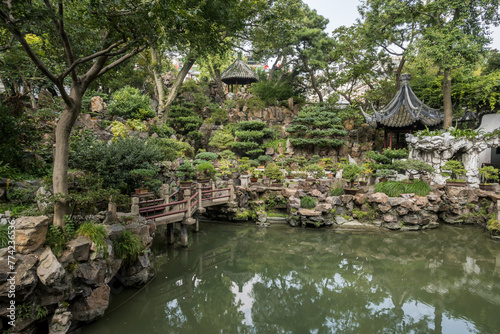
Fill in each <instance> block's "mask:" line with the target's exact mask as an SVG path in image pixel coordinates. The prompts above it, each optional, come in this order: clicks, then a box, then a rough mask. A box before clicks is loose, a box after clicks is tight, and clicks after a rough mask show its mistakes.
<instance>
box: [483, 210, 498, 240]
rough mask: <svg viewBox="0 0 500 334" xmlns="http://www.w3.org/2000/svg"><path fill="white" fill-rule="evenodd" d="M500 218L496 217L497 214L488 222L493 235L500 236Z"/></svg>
mask: <svg viewBox="0 0 500 334" xmlns="http://www.w3.org/2000/svg"><path fill="white" fill-rule="evenodd" d="M498 218H499V217H496V215H495V213H493V214H492V215H491V218H490V219H489V220H488V222H487V224H486V226H487V228H488V230H489V231H490V232H491V233H492V234H493V235H499V234H500V221H499V219H498Z"/></svg>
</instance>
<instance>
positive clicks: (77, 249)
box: [67, 236, 92, 262]
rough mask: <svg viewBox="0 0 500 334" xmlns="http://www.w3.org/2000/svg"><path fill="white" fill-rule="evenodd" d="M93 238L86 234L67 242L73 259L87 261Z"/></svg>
mask: <svg viewBox="0 0 500 334" xmlns="http://www.w3.org/2000/svg"><path fill="white" fill-rule="evenodd" d="M91 245H92V240H90V239H89V238H87V237H85V236H79V237H78V238H76V239H73V240H71V241H70V242H68V244H67V248H68V250H69V251H70V252H71V253H72V254H73V259H74V260H75V261H77V262H82V261H87V260H88V259H89V254H90V246H91Z"/></svg>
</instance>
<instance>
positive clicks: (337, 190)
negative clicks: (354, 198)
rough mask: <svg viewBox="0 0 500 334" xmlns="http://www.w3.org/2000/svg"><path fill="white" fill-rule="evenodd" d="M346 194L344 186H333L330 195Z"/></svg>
mask: <svg viewBox="0 0 500 334" xmlns="http://www.w3.org/2000/svg"><path fill="white" fill-rule="evenodd" d="M343 194H344V189H343V188H332V189H330V195H331V196H340V195H343Z"/></svg>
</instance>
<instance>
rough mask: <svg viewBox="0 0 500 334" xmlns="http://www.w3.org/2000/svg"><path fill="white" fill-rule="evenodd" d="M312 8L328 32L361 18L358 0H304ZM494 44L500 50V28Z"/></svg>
mask: <svg viewBox="0 0 500 334" xmlns="http://www.w3.org/2000/svg"><path fill="white" fill-rule="evenodd" d="M303 1H304V3H306V4H308V5H309V7H310V8H313V9H316V10H317V12H318V14H320V15H322V16H324V17H326V18H327V19H328V20H330V23H329V24H328V28H327V32H328V33H330V34H331V32H332V31H333V30H334V29H335V28H337V27H340V26H350V25H352V24H354V23H355V22H356V19H357V18H359V13H358V9H357V7H358V3H359V1H356V0H303ZM492 32H493V34H492V37H493V43H492V44H491V45H490V47H491V48H493V49H497V50H500V27H496V28H493V29H492Z"/></svg>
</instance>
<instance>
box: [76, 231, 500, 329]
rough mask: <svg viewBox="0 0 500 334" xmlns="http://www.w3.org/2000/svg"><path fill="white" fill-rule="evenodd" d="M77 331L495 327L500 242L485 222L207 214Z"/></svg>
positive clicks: (499, 295) (499, 299)
mask: <svg viewBox="0 0 500 334" xmlns="http://www.w3.org/2000/svg"><path fill="white" fill-rule="evenodd" d="M203 232H204V233H203V235H193V238H194V239H195V240H194V241H193V246H192V247H191V248H190V249H188V250H185V249H180V248H173V247H169V248H168V250H167V253H166V254H165V256H164V257H160V258H159V262H162V261H163V262H164V263H163V264H162V265H161V266H160V269H159V270H158V277H157V278H156V279H155V281H154V282H153V283H152V284H150V285H149V286H148V288H147V289H146V290H145V291H144V292H143V293H140V294H139V295H138V296H136V297H135V298H134V299H132V301H131V302H129V303H127V304H126V305H125V306H122V307H121V308H120V309H119V310H117V311H115V312H113V313H111V314H109V315H108V316H106V317H105V319H103V320H100V321H99V322H97V323H95V324H93V325H91V326H89V327H88V328H86V329H85V330H84V333H86V332H88V333H90V332H92V333H111V332H113V333H115V332H118V331H119V332H122V333H140V332H143V333H160V332H161V333H163V332H168V333H183V334H184V333H215V332H217V333H497V332H499V328H500V318H499V317H498V315H497V314H498V311H499V310H500V307H499V306H500V279H499V277H500V244H499V243H494V242H492V241H490V240H489V239H488V238H487V236H486V235H485V234H483V233H482V232H481V230H478V229H473V228H457V227H454V228H444V229H440V230H434V231H427V232H417V233H345V234H339V233H334V232H332V231H319V230H304V229H291V228H271V229H257V228H255V227H253V226H247V227H241V226H238V227H235V226H231V225H220V224H209V225H207V224H205V225H203Z"/></svg>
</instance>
